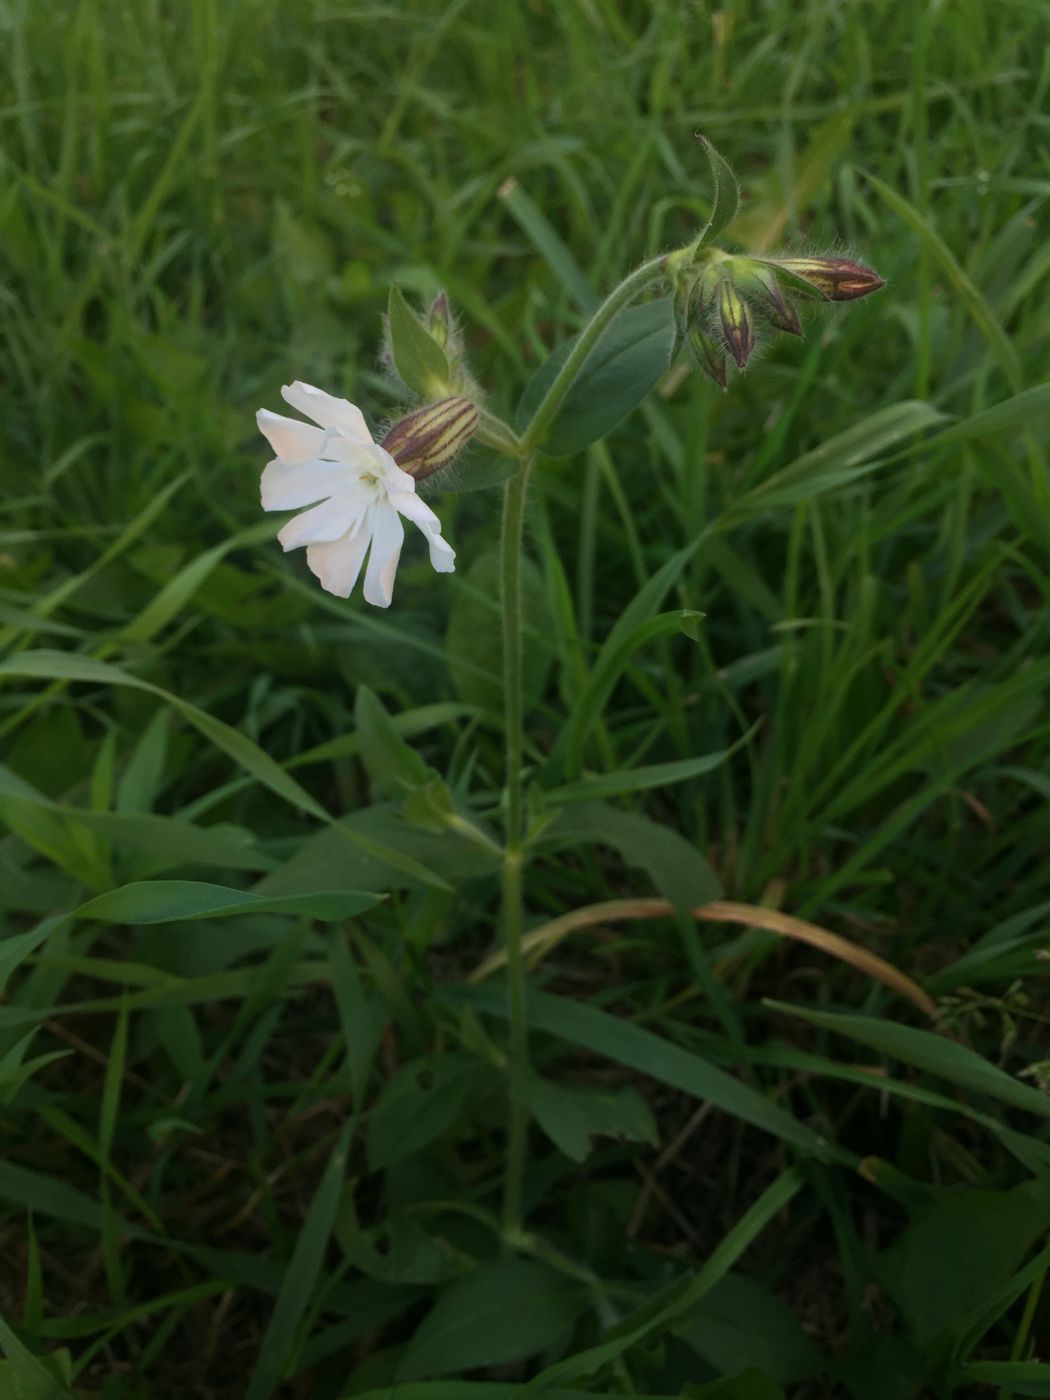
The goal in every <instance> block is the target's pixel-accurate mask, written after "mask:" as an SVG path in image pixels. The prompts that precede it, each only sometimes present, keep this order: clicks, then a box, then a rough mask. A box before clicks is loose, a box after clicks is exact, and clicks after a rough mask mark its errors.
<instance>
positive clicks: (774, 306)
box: [733, 258, 802, 335]
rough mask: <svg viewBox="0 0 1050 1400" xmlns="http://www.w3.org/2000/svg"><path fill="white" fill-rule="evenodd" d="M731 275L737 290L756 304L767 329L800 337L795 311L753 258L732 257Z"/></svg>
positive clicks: (768, 271)
mask: <svg viewBox="0 0 1050 1400" xmlns="http://www.w3.org/2000/svg"><path fill="white" fill-rule="evenodd" d="M733 272H734V280H735V282H736V285H737V287H738V288H739V289H740V291H741V292H743V293H744V295H745V296H750V297H752V298H753V300H754V301H755V302H757V304H758V306H759V307H760V308H761V310H762V312H763V313H764V315H765V317H766V320H767V321H768V322H769V324H770V325H771V326H773V327H775V329H776V330H778V331H786V332H787V334H788V335H801V334H802V322H801V321H800V320H799V319H798V312H797V311H796V310H795V308H794V307H793V306H792V305H791V303H790V302H789V301H786V300H785V298H784V294H783V292H782V291H781V290H780V284H779V283H778V282H777V279H776V275H775V273H774V272H773V270H772V269H771V268H769V267H766V266H765V264H764V263H760V262H756V261H755V259H754V258H734V259H733Z"/></svg>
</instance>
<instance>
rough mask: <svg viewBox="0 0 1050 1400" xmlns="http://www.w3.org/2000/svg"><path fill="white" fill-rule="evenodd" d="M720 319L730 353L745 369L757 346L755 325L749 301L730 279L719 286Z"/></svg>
mask: <svg viewBox="0 0 1050 1400" xmlns="http://www.w3.org/2000/svg"><path fill="white" fill-rule="evenodd" d="M718 319H719V320H720V321H721V323H722V334H723V335H724V336H725V338H726V344H727V345H728V346H729V351H730V354H731V355H732V356H733V359H734V360H736V362H737V364H738V365H739V366H740V368H741V369H743V368H744V366H745V365H746V364H747V362H748V360H749V359H750V358H751V352H752V350H754V348H755V327H754V324H753V322H752V320H751V312H750V310H749V309H748V305H747V302H746V301H745V300H744V298H743V297H742V296H741V295H740V293H739V292H738V291H737V289H736V287H735V286H734V285H733V283H732V282H730V281H729V280H728V279H726V280H725V281H723V282H722V283H721V285H720V286H719V288H718Z"/></svg>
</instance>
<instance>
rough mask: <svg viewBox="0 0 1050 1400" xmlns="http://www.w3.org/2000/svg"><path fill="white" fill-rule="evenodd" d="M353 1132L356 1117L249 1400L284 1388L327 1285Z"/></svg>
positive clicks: (318, 1201) (290, 1277) (284, 1285)
mask: <svg viewBox="0 0 1050 1400" xmlns="http://www.w3.org/2000/svg"><path fill="white" fill-rule="evenodd" d="M353 1127H354V1120H353V1119H352V1118H351V1119H350V1120H349V1122H347V1123H346V1124H345V1125H344V1127H343V1129H342V1132H341V1133H340V1135H339V1141H338V1142H337V1143H336V1146H335V1149H334V1151H333V1152H332V1155H331V1156H330V1157H329V1159H328V1164H327V1166H326V1167H325V1172H324V1176H323V1177H322V1178H321V1184H320V1185H319V1186H318V1188H317V1191H316V1193H315V1195H314V1198H313V1201H312V1203H311V1205H310V1210H309V1212H308V1214H307V1217H306V1220H305V1222H304V1224H303V1227H302V1230H301V1231H300V1232H299V1235H298V1238H297V1239H296V1242H295V1248H294V1250H293V1251H292V1257H291V1259H290V1260H289V1261H288V1268H287V1270H286V1272H285V1275H284V1278H283V1280H282V1282H281V1291H280V1292H279V1293H278V1295H277V1302H276V1303H275V1304H274V1309H273V1314H272V1316H271V1318H270V1322H269V1326H268V1327H267V1329H266V1335H265V1336H264V1337H263V1339H262V1346H261V1347H260V1349H259V1359H258V1362H257V1363H256V1367H255V1370H254V1372H253V1373H252V1379H251V1383H250V1385H249V1386H248V1389H247V1393H246V1396H245V1400H268V1397H269V1396H271V1395H272V1394H273V1393H274V1391H275V1390H276V1389H277V1387H278V1386H279V1385H280V1383H281V1380H282V1379H283V1377H284V1372H285V1363H286V1360H287V1358H288V1355H289V1353H290V1352H291V1350H292V1347H293V1344H294V1342H295V1334H296V1331H297V1329H298V1327H299V1323H300V1321H301V1319H302V1318H303V1316H304V1314H305V1313H306V1311H307V1308H308V1307H309V1306H310V1303H311V1300H312V1298H313V1295H314V1293H315V1291H316V1290H317V1288H318V1285H319V1284H321V1283H323V1282H324V1281H325V1277H326V1276H325V1272H324V1269H325V1257H324V1256H325V1250H326V1249H327V1247H328V1239H329V1236H330V1235H331V1233H332V1225H333V1223H334V1221H335V1213H336V1208H337V1207H338V1205H339V1196H340V1193H341V1192H342V1189H343V1174H344V1172H345V1170H346V1154H347V1152H348V1151H349V1147H350V1135H351V1133H352V1131H353Z"/></svg>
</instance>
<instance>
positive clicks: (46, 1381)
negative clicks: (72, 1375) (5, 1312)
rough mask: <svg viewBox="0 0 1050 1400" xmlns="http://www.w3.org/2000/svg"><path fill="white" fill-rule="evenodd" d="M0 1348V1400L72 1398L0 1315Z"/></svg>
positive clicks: (67, 1389) (63, 1399) (60, 1399)
mask: <svg viewBox="0 0 1050 1400" xmlns="http://www.w3.org/2000/svg"><path fill="white" fill-rule="evenodd" d="M0 1350H2V1351H3V1353H4V1356H5V1357H7V1362H6V1364H4V1365H2V1366H0V1396H3V1400H72V1396H73V1392H72V1390H71V1389H70V1388H69V1386H67V1385H66V1384H65V1383H64V1382H63V1381H62V1380H61V1379H60V1378H59V1376H58V1375H57V1374H56V1373H55V1371H53V1370H52V1369H51V1367H50V1366H49V1365H47V1364H46V1363H45V1362H43V1361H40V1360H38V1359H37V1358H36V1357H35V1356H34V1355H33V1354H32V1352H31V1351H29V1349H28V1348H27V1347H25V1346H23V1344H22V1343H21V1342H20V1341H19V1339H18V1337H17V1336H16V1335H15V1333H14V1332H13V1331H12V1330H11V1328H10V1327H9V1326H8V1325H7V1323H6V1322H5V1321H4V1319H3V1318H2V1317H0Z"/></svg>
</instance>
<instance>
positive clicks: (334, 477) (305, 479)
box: [261, 428, 353, 510]
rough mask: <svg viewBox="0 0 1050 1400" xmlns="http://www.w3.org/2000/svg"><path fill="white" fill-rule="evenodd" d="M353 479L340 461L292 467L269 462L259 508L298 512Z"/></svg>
mask: <svg viewBox="0 0 1050 1400" xmlns="http://www.w3.org/2000/svg"><path fill="white" fill-rule="evenodd" d="M314 431H315V432H320V429H319V428H315V429H314ZM352 480H353V478H351V477H350V476H349V473H348V472H347V469H346V467H344V466H343V464H342V462H319V461H313V462H300V463H299V464H298V465H297V466H294V467H293V466H288V465H287V464H286V463H284V462H271V463H270V465H269V466H268V467H267V468H266V470H265V471H264V472H263V474H262V483H261V494H262V507H263V510H298V509H299V508H300V507H301V506H310V505H313V503H314V501H323V500H326V499H327V498H328V497H329V496H334V495H336V494H338V493H341V492H342V491H345V490H346V488H347V486H348V485H349V484H350V483H351V482H352Z"/></svg>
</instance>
